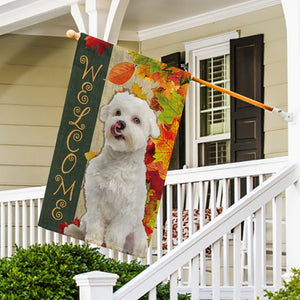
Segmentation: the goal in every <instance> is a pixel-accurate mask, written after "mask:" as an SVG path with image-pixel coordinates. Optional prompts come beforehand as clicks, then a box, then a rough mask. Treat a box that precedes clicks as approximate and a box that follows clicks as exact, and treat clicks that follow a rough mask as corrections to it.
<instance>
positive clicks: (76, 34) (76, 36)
mask: <svg viewBox="0 0 300 300" xmlns="http://www.w3.org/2000/svg"><path fill="white" fill-rule="evenodd" d="M66 35H67V37H68V38H70V39H72V38H74V39H76V40H79V38H80V32H76V31H74V30H72V29H69V30H68V31H67V33H66ZM192 80H193V81H195V82H198V83H200V84H203V85H205V86H207V87H210V88H213V89H215V90H218V91H220V92H222V93H225V94H228V95H230V96H232V97H234V98H237V99H239V100H242V101H245V102H248V103H250V104H252V105H254V106H257V107H260V108H262V109H264V110H267V111H269V112H271V113H273V114H275V115H278V116H280V117H282V118H283V119H284V120H286V121H287V122H292V121H293V114H292V113H289V112H285V111H283V110H281V109H278V108H276V107H273V106H270V105H267V104H264V103H261V102H258V101H256V100H253V99H251V98H248V97H245V96H243V95H241V94H238V93H235V92H232V91H230V90H226V89H224V88H222V87H220V86H217V85H215V84H212V83H211V82H208V81H205V80H203V79H200V78H196V77H192Z"/></svg>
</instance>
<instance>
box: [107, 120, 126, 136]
mask: <svg viewBox="0 0 300 300" xmlns="http://www.w3.org/2000/svg"><path fill="white" fill-rule="evenodd" d="M125 127H126V123H125V122H124V121H117V122H116V123H115V124H113V125H112V126H111V127H110V132H111V134H112V135H113V136H114V137H115V138H116V139H125V137H124V135H123V134H122V130H123V129H124V128H125Z"/></svg>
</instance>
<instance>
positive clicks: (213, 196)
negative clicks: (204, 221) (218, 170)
mask: <svg viewBox="0 0 300 300" xmlns="http://www.w3.org/2000/svg"><path fill="white" fill-rule="evenodd" d="M209 201H210V206H209V207H210V208H211V219H212V220H213V219H214V218H215V216H216V213H217V210H216V204H217V203H216V182H215V181H214V180H211V181H210V200H209Z"/></svg>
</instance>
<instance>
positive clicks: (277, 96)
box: [141, 5, 288, 158]
mask: <svg viewBox="0 0 300 300" xmlns="http://www.w3.org/2000/svg"><path fill="white" fill-rule="evenodd" d="M233 30H237V31H239V33H240V37H246V36H251V35H256V34H260V33H262V34H264V43H265V48H264V88H265V91H264V92H265V103H266V104H268V105H271V106H276V107H278V108H280V109H283V110H287V54H286V27H285V21H284V15H283V11H282V7H281V5H276V6H273V7H269V8H266V9H261V10H258V11H255V12H251V13H246V14H244V15H241V16H237V17H233V18H230V19H226V20H222V21H218V22H214V23H211V24H206V25H203V26H199V27H195V28H192V29H189V30H184V31H181V32H177V33H174V34H169V35H166V36H162V37H158V38H154V39H151V40H147V41H143V42H142V43H141V50H142V53H143V54H144V55H147V56H150V57H153V58H156V59H160V57H161V56H164V55H167V54H170V53H173V52H178V51H180V52H184V43H186V42H190V41H193V40H198V39H201V38H206V37H210V36H214V35H218V34H222V33H226V32H230V31H233ZM158 45H159V46H158ZM264 135H265V143H264V155H265V158H270V157H278V156H284V155H287V149H288V145H287V123H286V121H284V120H283V119H281V118H280V117H278V116H274V115H272V114H270V113H269V112H265V121H264Z"/></svg>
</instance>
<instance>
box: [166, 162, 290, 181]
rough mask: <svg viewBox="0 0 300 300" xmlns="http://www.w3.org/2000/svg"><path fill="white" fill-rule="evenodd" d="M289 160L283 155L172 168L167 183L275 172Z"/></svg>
mask: <svg viewBox="0 0 300 300" xmlns="http://www.w3.org/2000/svg"><path fill="white" fill-rule="evenodd" d="M287 162H288V158H287V157H286V156H283V157H276V158H267V159H257V160H252V161H244V162H237V163H229V164H222V165H216V166H208V167H199V168H191V169H188V168H187V169H180V170H172V171H168V174H167V177H166V181H165V185H168V184H176V183H187V182H194V181H209V180H219V179H223V178H227V179H229V178H235V177H246V176H258V175H260V174H268V173H274V172H277V171H279V170H280V169H282V168H283V167H284V166H285V165H286V164H287Z"/></svg>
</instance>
